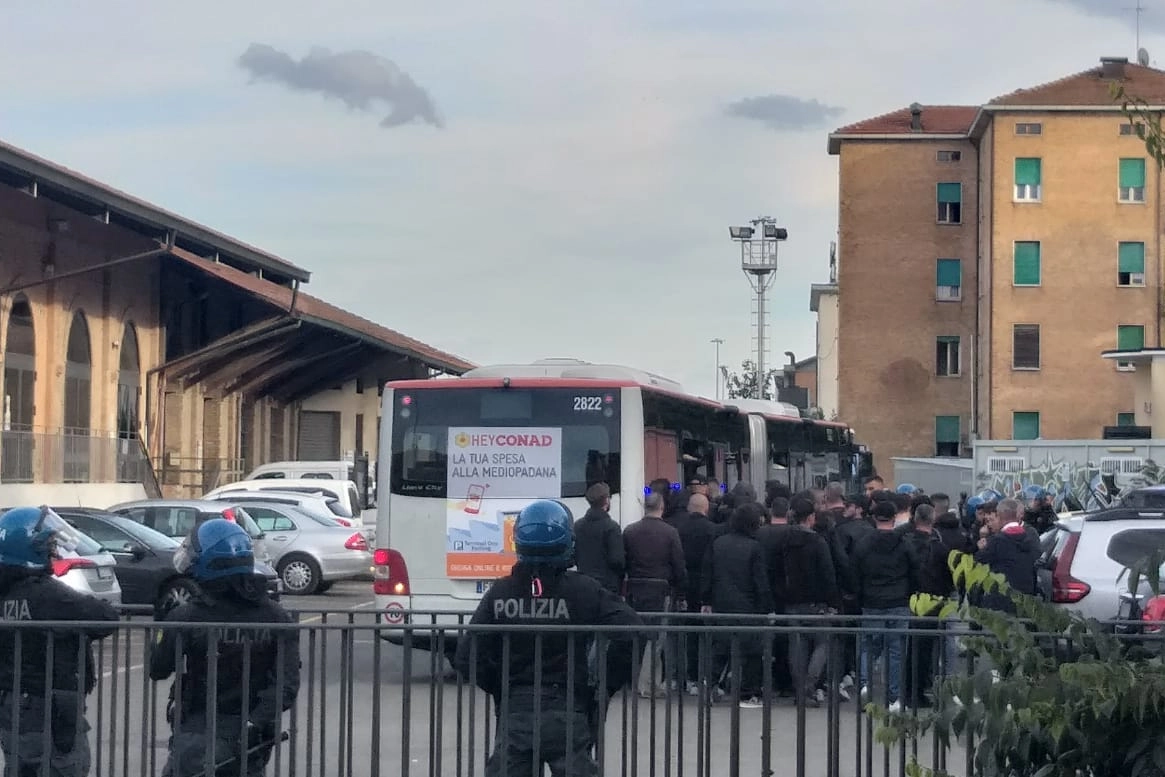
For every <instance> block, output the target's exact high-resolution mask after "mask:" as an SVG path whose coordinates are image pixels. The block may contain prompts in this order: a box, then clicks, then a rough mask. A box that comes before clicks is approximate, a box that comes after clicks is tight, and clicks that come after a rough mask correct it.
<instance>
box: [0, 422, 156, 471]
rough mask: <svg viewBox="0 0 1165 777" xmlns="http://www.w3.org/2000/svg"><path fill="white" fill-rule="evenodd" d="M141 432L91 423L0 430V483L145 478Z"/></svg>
mask: <svg viewBox="0 0 1165 777" xmlns="http://www.w3.org/2000/svg"><path fill="white" fill-rule="evenodd" d="M152 477H153V474H152V472H151V471H150V462H149V459H148V457H147V456H146V452H145V449H144V448H143V447H142V444H141V441H140V440H138V439H137V438H132V437H126V436H123V435H118V434H117V433H113V432H101V431H95V430H88V429H66V430H63V431H43V430H19V429H7V430H0V483H145V482H147V481H148V480H149V479H151V478H152Z"/></svg>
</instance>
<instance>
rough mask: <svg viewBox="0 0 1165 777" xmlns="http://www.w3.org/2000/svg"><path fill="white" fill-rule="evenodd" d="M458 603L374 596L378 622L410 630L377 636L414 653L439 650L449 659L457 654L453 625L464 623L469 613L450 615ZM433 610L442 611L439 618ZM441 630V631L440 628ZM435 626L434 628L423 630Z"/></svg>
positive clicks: (446, 599) (386, 631)
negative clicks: (407, 648)
mask: <svg viewBox="0 0 1165 777" xmlns="http://www.w3.org/2000/svg"><path fill="white" fill-rule="evenodd" d="M458 604H459V602H458V601H457V600H455V599H452V598H451V597H413V596H379V595H378V596H377V597H376V611H377V612H378V613H379V614H380V620H381V622H382V623H384V624H386V625H388V626H402V627H403V626H408V627H410V628H407V629H406V628H388V629H381V630H380V631H379V632H378V636H379V637H380V638H381V639H383V640H384V641H385V642H388V643H390V644H392V645H399V646H401V647H404V646H406V645H407V646H408V647H410V648H414V649H416V650H427V651H438V650H439V651H441V652H443V653H444V654H445V655H446V656H448V657H449V658H450V660H452V657H453V654H454V653H456V652H457V641H458V636H459V634H458V630H457V626H458V625H459V624H462V623H467V622H468V621H469V618H470V616H472V615H473V613H472V611H468V610H467V611H466V612H464V613H456V612H450V610H456V609H459V607H458ZM434 611H443V612H442V613H441V614H439V615H435V614H432V613H433V612H434ZM443 626H444V627H445V628H441V627H443ZM426 627H435V628H426Z"/></svg>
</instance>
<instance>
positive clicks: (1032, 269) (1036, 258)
mask: <svg viewBox="0 0 1165 777" xmlns="http://www.w3.org/2000/svg"><path fill="white" fill-rule="evenodd" d="M1014 270H1015V273H1014V281H1013V282H1014V283H1015V285H1016V286H1038V285H1039V283H1040V244H1039V243H1037V242H1030V241H1028V242H1022V243H1016V244H1015V267H1014Z"/></svg>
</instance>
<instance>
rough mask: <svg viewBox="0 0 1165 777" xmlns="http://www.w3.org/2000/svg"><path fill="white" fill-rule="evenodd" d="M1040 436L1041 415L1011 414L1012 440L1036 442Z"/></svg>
mask: <svg viewBox="0 0 1165 777" xmlns="http://www.w3.org/2000/svg"><path fill="white" fill-rule="evenodd" d="M1039 436H1040V414H1039V413H1027V412H1015V413H1012V414H1011V439H1013V440H1036V439H1039Z"/></svg>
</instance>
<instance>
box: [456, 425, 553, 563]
mask: <svg viewBox="0 0 1165 777" xmlns="http://www.w3.org/2000/svg"><path fill="white" fill-rule="evenodd" d="M446 450H447V451H448V457H449V461H448V468H447V471H448V476H447V477H448V480H447V483H446V487H447V492H446V493H447V494H448V501H447V505H446V510H445V513H446V530H447V533H446V547H445V572H446V575H447V576H448V577H451V578H467V579H483V578H495V577H502V576H504V575H508V574H509V572H510V568H511V567H512V566H513V565H514V562H515V561H516V560H517V556H516V554H515V552H514V531H513V530H514V522H515V521H516V520H517V517H518V513H519V512H520V511H521V509H522V508H523V507H525V506H526V505H527V504H529V503H530V502H531V501H533V500H535V499H557V498H558V497H559V495H560V494H561V493H562V430H561V429H559V428H550V427H546V428H532V427H451V428H450V429H449V443H448V447H447V449H446Z"/></svg>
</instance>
